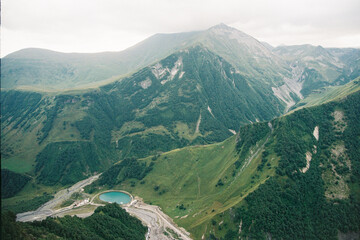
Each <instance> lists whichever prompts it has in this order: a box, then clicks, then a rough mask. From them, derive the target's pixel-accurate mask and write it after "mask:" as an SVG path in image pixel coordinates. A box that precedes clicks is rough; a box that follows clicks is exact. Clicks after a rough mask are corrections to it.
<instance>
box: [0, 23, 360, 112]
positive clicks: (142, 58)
mask: <svg viewBox="0 0 360 240" xmlns="http://www.w3.org/2000/svg"><path fill="white" fill-rule="evenodd" d="M198 45H201V46H203V47H205V48H207V49H208V50H210V51H211V52H213V53H214V54H216V55H219V56H220V57H222V58H224V59H225V60H226V61H227V62H229V63H230V64H231V65H232V66H233V67H234V69H235V71H236V72H238V73H240V74H242V75H244V76H246V77H248V81H249V82H250V84H251V85H252V86H257V87H258V88H266V89H267V90H269V89H270V90H271V91H272V92H273V94H274V95H275V96H276V97H277V98H278V99H279V100H280V101H281V102H282V103H283V105H284V106H285V111H287V110H288V109H289V108H290V107H292V106H293V105H294V104H295V103H296V102H298V101H299V100H301V99H303V98H304V97H306V96H307V95H308V94H310V93H311V92H312V91H313V90H316V89H318V88H321V87H324V86H328V85H339V84H345V83H347V82H348V81H350V80H352V79H354V78H356V77H357V76H358V74H359V66H360V63H359V56H360V50H359V49H335V48H333V49H325V48H322V47H321V46H317V47H315V46H311V45H300V46H280V47H276V48H273V47H272V46H270V45H269V44H267V43H264V42H260V41H258V40H256V39H255V38H253V37H251V36H249V35H247V34H246V33H243V32H241V31H239V30H237V29H235V28H232V27H229V26H227V25H225V24H219V25H216V26H214V27H211V28H209V29H207V30H204V31H197V32H185V33H174V34H155V35H153V36H151V37H149V38H148V39H145V40H144V41H142V42H140V43H138V44H136V45H135V46H133V47H131V48H128V49H126V50H124V51H121V52H103V53H91V54H90V53H87V54H85V53H60V52H54V51H49V50H45V49H24V50H20V51H18V52H15V53H12V54H9V55H7V56H6V57H4V58H3V59H2V68H1V73H2V78H1V87H2V88H3V89H13V88H22V89H30V90H31V89H32V90H41V91H44V90H45V91H47V90H52V91H54V90H55V91H58V90H64V89H73V88H77V89H83V88H89V87H93V88H94V87H95V88H96V87H97V86H100V85H106V84H107V83H110V82H113V81H115V80H118V79H122V78H124V77H126V76H129V75H132V74H133V73H134V72H136V71H138V70H139V69H141V68H143V67H146V66H148V65H150V64H154V63H156V62H158V61H160V60H161V59H163V58H165V57H167V56H169V55H171V54H173V53H175V52H177V51H179V50H182V49H186V48H189V47H194V46H198Z"/></svg>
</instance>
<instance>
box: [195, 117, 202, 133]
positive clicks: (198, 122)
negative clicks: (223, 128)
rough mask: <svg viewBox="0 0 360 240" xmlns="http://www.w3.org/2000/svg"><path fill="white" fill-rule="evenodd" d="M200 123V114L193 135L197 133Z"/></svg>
mask: <svg viewBox="0 0 360 240" xmlns="http://www.w3.org/2000/svg"><path fill="white" fill-rule="evenodd" d="M200 123H201V113H200V115H199V119H198V121H197V123H196V129H195V133H199V127H200Z"/></svg>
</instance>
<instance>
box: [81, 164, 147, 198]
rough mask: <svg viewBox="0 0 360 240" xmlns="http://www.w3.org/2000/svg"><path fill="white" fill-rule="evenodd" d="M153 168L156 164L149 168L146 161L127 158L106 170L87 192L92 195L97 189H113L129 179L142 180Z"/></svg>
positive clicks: (88, 187)
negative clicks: (104, 187)
mask: <svg viewBox="0 0 360 240" xmlns="http://www.w3.org/2000/svg"><path fill="white" fill-rule="evenodd" d="M153 166H154V162H151V163H150V164H149V166H147V164H146V162H144V161H138V160H136V159H134V158H125V159H124V160H123V161H121V162H120V163H118V164H115V165H114V166H112V167H110V168H109V169H108V170H106V171H105V172H104V173H103V174H102V175H101V176H100V178H99V179H98V180H97V181H95V182H94V183H92V184H91V185H90V186H87V187H86V188H85V190H86V191H87V192H89V193H92V192H94V190H95V189H96V188H97V187H103V186H106V187H108V188H109V189H111V188H113V186H115V185H118V184H121V183H122V182H123V181H125V180H127V179H137V180H142V179H143V178H144V177H145V176H146V174H147V173H149V172H150V171H151V170H152V168H153Z"/></svg>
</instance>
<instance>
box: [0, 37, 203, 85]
mask: <svg viewBox="0 0 360 240" xmlns="http://www.w3.org/2000/svg"><path fill="white" fill-rule="evenodd" d="M195 34H196V32H189V33H181V34H156V35H154V36H152V37H149V38H148V39H146V40H144V41H142V42H140V43H138V44H136V45H135V46H133V47H131V48H128V49H126V50H124V51H121V52H102V53H61V52H55V51H50V50H46V49H36V48H29V49H23V50H20V51H17V52H14V53H11V54H9V55H7V56H5V57H4V58H2V60H1V62H2V63H1V64H2V65H1V76H2V77H1V87H2V88H4V89H9V88H10V89H12V88H19V87H32V88H36V89H40V90H62V89H71V88H76V87H77V88H83V87H85V88H86V87H89V86H94V85H95V86H96V85H97V84H96V83H98V82H100V83H102V84H104V83H106V82H108V81H114V80H116V79H118V78H119V76H120V75H124V74H128V73H131V72H133V71H135V70H137V69H139V68H142V67H145V66H147V65H149V64H150V63H153V62H155V61H156V60H160V59H161V58H163V57H166V56H167V55H169V54H170V53H172V52H173V50H174V49H176V48H178V47H179V46H181V44H183V42H184V41H186V39H188V38H191V37H192V36H193V35H195Z"/></svg>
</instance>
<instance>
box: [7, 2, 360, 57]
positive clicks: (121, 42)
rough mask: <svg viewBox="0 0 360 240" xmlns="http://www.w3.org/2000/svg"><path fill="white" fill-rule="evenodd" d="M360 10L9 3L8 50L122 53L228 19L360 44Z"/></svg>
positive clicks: (282, 33)
mask: <svg viewBox="0 0 360 240" xmlns="http://www.w3.org/2000/svg"><path fill="white" fill-rule="evenodd" d="M358 9H360V1H358V0H342V1H337V0H336V1H335V0H327V1H325V0H317V1H314V0H301V1H298V0H296V1H295V0H292V1H289V0H272V1H269V0H252V1H239V0H207V1H205V0H182V1H179V0H176V1H175V0H126V1H125V0H106V1H104V0H31V1H29V0H3V1H2V16H1V18H2V26H1V27H2V32H1V35H2V38H1V39H2V46H1V48H2V56H4V55H6V54H8V53H10V52H12V51H16V50H19V49H21V48H26V47H41V48H49V49H53V50H58V51H65V52H97V51H106V50H108V51H110V50H112V51H118V50H122V49H124V48H127V47H129V46H131V45H134V44H135V43H137V42H138V41H141V40H142V39H144V38H146V37H148V36H150V35H152V34H155V33H158V32H183V31H194V30H203V29H207V28H209V27H211V26H213V25H216V24H218V23H220V22H223V23H226V24H229V25H231V26H233V27H236V28H238V29H239V30H242V31H244V32H246V33H248V34H250V35H252V36H254V37H255V38H259V39H260V40H262V41H267V42H269V43H270V44H272V45H278V44H281V43H284V44H288V45H290V44H300V43H311V44H316V45H319V44H320V45H324V46H336V47H343V46H344V47H348V46H355V47H359V44H360V43H359V42H358V39H359V38H358V36H359V34H360V14H358Z"/></svg>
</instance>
